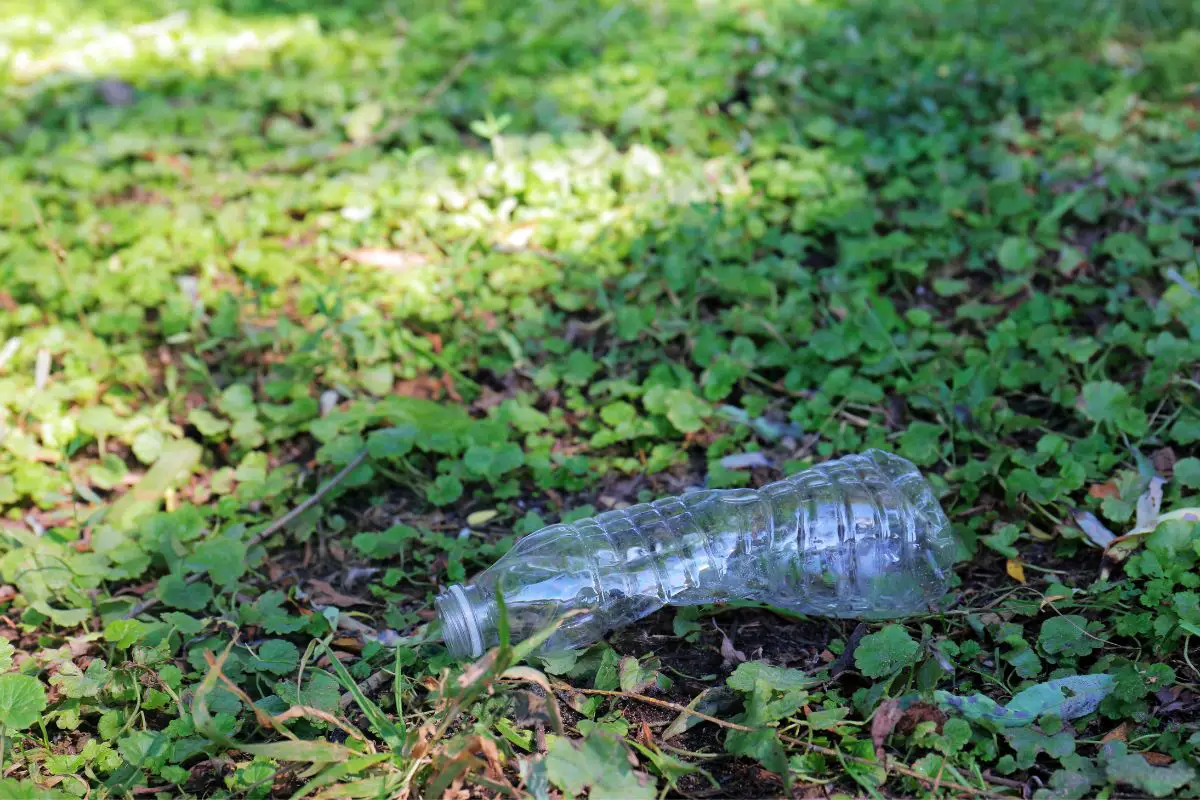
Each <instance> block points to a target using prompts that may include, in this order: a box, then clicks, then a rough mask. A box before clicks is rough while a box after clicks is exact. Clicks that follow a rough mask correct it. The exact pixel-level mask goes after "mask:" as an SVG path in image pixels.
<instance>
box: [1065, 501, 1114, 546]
mask: <svg viewBox="0 0 1200 800" xmlns="http://www.w3.org/2000/svg"><path fill="white" fill-rule="evenodd" d="M1071 516H1072V517H1074V518H1075V524H1076V525H1078V526H1079V529H1080V530H1081V531H1083V532H1084V534H1085V535H1086V536H1087V537H1088V539H1090V540H1091V541H1092V543H1093V544H1095V545H1097V546H1099V547H1103V548H1107V547H1108V546H1109V545H1110V544H1112V543H1113V542H1114V541H1115V540H1116V538H1117V535H1116V534H1115V533H1113V532H1112V531H1110V530H1109V529H1108V528H1106V527H1105V526H1104V523H1103V522H1101V521H1100V520H1099V519H1097V518H1096V515H1095V514H1093V513H1092V512H1090V511H1084V510H1083V509H1079V508H1076V509H1074V510H1072V511H1071Z"/></svg>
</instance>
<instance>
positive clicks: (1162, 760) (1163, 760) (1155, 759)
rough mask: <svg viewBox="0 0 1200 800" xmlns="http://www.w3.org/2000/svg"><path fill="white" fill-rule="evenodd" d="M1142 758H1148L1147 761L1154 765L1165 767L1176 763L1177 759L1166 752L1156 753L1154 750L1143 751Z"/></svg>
mask: <svg viewBox="0 0 1200 800" xmlns="http://www.w3.org/2000/svg"><path fill="white" fill-rule="evenodd" d="M1142 758H1144V759H1146V763H1147V764H1149V765H1150V766H1152V767H1165V766H1168V765H1170V764H1173V763H1175V759H1173V758H1171V757H1170V756H1169V755H1167V754H1166V753H1156V752H1154V751H1153V750H1151V751H1149V752H1146V753H1142Z"/></svg>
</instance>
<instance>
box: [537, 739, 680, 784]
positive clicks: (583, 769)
mask: <svg viewBox="0 0 1200 800" xmlns="http://www.w3.org/2000/svg"><path fill="white" fill-rule="evenodd" d="M544 764H545V770H546V775H547V777H549V779H550V782H551V783H553V784H554V785H555V786H557V787H558V788H559V789H561V790H562V791H564V792H566V793H567V796H569V797H578V796H580V795H582V794H583V793H584V791H585V790H588V789H590V790H591V796H594V797H628V798H630V799H631V800H639V799H642V798H644V799H645V800H650V799H651V798H654V797H656V796H657V795H656V793H655V791H654V786H653V784H652V783H651V781H650V779H649V776H647V775H645V774H643V773H640V772H636V771H634V769H633V768H632V767H631V766H630V765H629V751H628V750H627V749H626V746H625V744H624V742H622V741H621V740H620V739H619V738H618V737H616V736H613V735H611V734H608V733H604V732H600V731H594V732H592V733H591V734H590V735H588V736H587V738H585V739H582V740H579V741H571V740H570V739H564V738H562V737H559V736H550V737H547V742H546V760H545V762H544Z"/></svg>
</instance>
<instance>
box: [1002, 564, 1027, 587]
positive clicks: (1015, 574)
mask: <svg viewBox="0 0 1200 800" xmlns="http://www.w3.org/2000/svg"><path fill="white" fill-rule="evenodd" d="M1004 571H1005V572H1007V573H1008V577H1010V578H1012V579H1013V580H1014V581H1016V582H1017V583H1024V582H1025V565H1024V564H1022V563H1021V562H1020V561H1017V560H1016V559H1015V558H1010V559H1008V561H1006V562H1004Z"/></svg>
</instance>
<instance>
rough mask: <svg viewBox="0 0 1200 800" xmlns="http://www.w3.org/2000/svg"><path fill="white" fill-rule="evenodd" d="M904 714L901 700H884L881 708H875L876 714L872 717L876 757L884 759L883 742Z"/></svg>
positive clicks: (872, 734)
mask: <svg viewBox="0 0 1200 800" xmlns="http://www.w3.org/2000/svg"><path fill="white" fill-rule="evenodd" d="M903 716H904V712H903V711H902V710H901V709H900V701H899V700H894V699H888V700H884V701H883V702H882V703H880V704H879V708H877V709H875V716H874V717H872V718H871V741H872V742H873V743H874V745H875V757H876V758H878V759H880V760H882V759H883V744H884V742H886V741H887V738H888V737H889V736H891V735H892V729H894V728H895V727H896V723H898V722H899V721H900V718H901V717H903Z"/></svg>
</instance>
